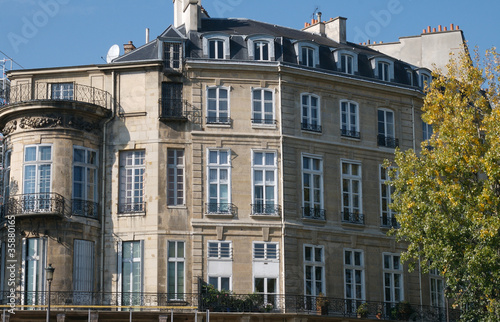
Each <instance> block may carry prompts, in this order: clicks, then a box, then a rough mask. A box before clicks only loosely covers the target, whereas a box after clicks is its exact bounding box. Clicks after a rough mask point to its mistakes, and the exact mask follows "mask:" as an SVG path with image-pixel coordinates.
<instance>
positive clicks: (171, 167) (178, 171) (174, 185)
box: [167, 149, 184, 206]
mask: <svg viewBox="0 0 500 322" xmlns="http://www.w3.org/2000/svg"><path fill="white" fill-rule="evenodd" d="M167 205H169V206H181V205H184V150H183V149H168V150H167Z"/></svg>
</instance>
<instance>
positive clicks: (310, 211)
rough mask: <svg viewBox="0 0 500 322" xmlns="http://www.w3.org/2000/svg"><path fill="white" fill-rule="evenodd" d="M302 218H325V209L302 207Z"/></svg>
mask: <svg viewBox="0 0 500 322" xmlns="http://www.w3.org/2000/svg"><path fill="white" fill-rule="evenodd" d="M302 218H304V219H316V220H325V209H320V208H311V207H302Z"/></svg>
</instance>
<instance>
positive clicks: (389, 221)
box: [380, 215, 399, 228]
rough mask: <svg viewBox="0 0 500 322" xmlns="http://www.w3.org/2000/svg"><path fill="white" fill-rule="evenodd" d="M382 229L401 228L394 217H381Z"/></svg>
mask: <svg viewBox="0 0 500 322" xmlns="http://www.w3.org/2000/svg"><path fill="white" fill-rule="evenodd" d="M380 227H384V228H399V223H398V221H397V220H396V218H395V217H394V216H387V215H382V216H380Z"/></svg>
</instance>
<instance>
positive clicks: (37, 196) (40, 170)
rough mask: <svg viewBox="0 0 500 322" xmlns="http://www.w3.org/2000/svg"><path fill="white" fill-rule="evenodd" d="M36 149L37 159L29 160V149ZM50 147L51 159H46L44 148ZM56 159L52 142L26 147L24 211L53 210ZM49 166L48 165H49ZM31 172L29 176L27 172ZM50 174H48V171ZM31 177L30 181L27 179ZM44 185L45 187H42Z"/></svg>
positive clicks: (24, 157)
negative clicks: (54, 164)
mask: <svg viewBox="0 0 500 322" xmlns="http://www.w3.org/2000/svg"><path fill="white" fill-rule="evenodd" d="M32 148H34V149H35V159H34V160H27V157H28V155H27V151H28V149H32ZM46 148H50V159H44V158H43V157H44V156H43V154H42V149H44V150H45V149H46ZM53 159H54V149H53V146H52V144H35V145H26V146H25V147H24V156H23V198H24V201H25V204H24V206H23V211H26V212H47V211H52V203H51V201H50V199H51V195H50V194H51V192H52V173H53V171H52V167H53V165H52V162H53ZM47 166H48V167H47ZM28 169H30V170H29V172H30V173H31V175H30V176H29V177H28V175H27V173H28ZM47 171H48V172H49V173H48V176H47V173H46V172H47ZM28 178H29V182H28V181H27V180H28ZM42 187H43V189H41V188H42Z"/></svg>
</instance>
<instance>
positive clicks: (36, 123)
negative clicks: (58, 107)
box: [19, 116, 62, 129]
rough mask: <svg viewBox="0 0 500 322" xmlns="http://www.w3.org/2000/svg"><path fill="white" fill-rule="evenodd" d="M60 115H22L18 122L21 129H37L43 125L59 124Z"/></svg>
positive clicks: (60, 122)
mask: <svg viewBox="0 0 500 322" xmlns="http://www.w3.org/2000/svg"><path fill="white" fill-rule="evenodd" d="M61 125H62V120H61V117H31V116H28V117H23V118H21V121H20V122H19V127H20V128H21V129H30V128H31V129H39V128H45V127H56V126H61Z"/></svg>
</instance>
